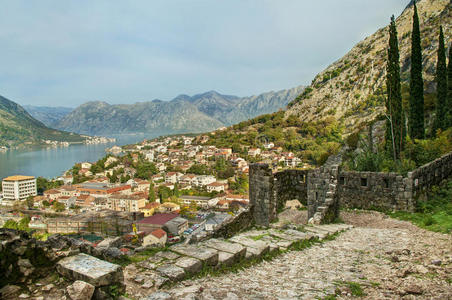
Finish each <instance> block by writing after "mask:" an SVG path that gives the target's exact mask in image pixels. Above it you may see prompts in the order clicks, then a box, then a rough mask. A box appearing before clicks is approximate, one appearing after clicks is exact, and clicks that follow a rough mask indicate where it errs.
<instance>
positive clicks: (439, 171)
mask: <svg viewBox="0 0 452 300" xmlns="http://www.w3.org/2000/svg"><path fill="white" fill-rule="evenodd" d="M340 162H341V157H340V156H332V157H330V158H329V159H328V161H327V162H326V163H325V165H324V166H323V167H321V168H318V169H315V170H310V171H302V170H286V171H283V172H279V173H275V174H272V171H271V169H270V168H269V167H268V165H266V164H252V165H250V204H251V207H252V208H253V210H254V211H253V213H252V215H253V219H254V220H255V222H256V224H257V225H260V226H269V223H270V222H271V221H272V220H274V219H275V218H276V213H277V210H278V209H281V208H282V207H284V204H285V202H286V201H287V200H292V199H298V200H300V201H301V202H302V203H304V204H306V203H307V205H308V220H309V219H311V218H313V219H315V220H313V222H315V223H319V222H320V223H323V222H331V221H333V220H334V219H335V217H336V216H337V215H338V209H339V206H342V207H348V208H362V209H382V210H401V211H413V210H414V208H415V206H416V200H417V199H418V198H419V196H420V195H421V194H422V193H423V191H425V190H427V189H429V188H431V187H432V186H433V185H438V184H439V183H440V182H441V181H442V180H444V179H446V178H448V177H449V176H451V175H452V152H451V153H448V154H446V155H444V156H442V157H440V158H438V159H436V160H434V161H432V162H430V163H428V164H426V165H424V166H422V167H420V168H418V169H416V170H414V171H412V172H409V173H408V175H407V176H405V177H404V176H402V175H399V174H395V173H378V172H345V171H341V170H340V168H339V165H340ZM316 215H317V216H316ZM315 216H316V217H315ZM314 217H315V218H314Z"/></svg>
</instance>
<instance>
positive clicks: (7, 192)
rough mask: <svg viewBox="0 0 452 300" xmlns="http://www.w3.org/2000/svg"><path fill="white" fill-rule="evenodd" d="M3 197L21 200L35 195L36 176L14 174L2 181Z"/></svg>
mask: <svg viewBox="0 0 452 300" xmlns="http://www.w3.org/2000/svg"><path fill="white" fill-rule="evenodd" d="M2 189H3V198H4V199H6V200H23V199H26V198H27V197H29V196H36V195H37V194H38V193H37V188H36V178H34V177H33V176H22V175H15V176H10V177H6V178H5V179H3V181H2Z"/></svg>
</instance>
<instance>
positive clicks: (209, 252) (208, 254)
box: [171, 245, 218, 266]
mask: <svg viewBox="0 0 452 300" xmlns="http://www.w3.org/2000/svg"><path fill="white" fill-rule="evenodd" d="M171 251H174V252H177V253H179V254H182V255H185V256H190V257H194V258H197V259H199V260H200V261H202V263H203V264H206V265H209V266H216V265H217V263H218V250H215V249H212V248H207V247H202V246H194V245H175V246H172V247H171Z"/></svg>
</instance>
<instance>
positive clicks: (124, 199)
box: [108, 194, 146, 212]
mask: <svg viewBox="0 0 452 300" xmlns="http://www.w3.org/2000/svg"><path fill="white" fill-rule="evenodd" d="M145 205H146V198H144V197H143V196H142V195H124V194H114V195H112V196H110V197H109V198H108V206H109V207H108V208H109V209H111V210H115V211H126V212H139V211H140V208H142V207H144V206H145Z"/></svg>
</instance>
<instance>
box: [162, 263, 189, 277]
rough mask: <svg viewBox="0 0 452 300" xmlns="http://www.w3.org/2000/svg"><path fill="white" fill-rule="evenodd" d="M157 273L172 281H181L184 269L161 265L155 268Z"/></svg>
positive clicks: (171, 265)
mask: <svg viewBox="0 0 452 300" xmlns="http://www.w3.org/2000/svg"><path fill="white" fill-rule="evenodd" d="M157 272H159V273H160V274H161V275H163V276H166V277H168V278H169V279H170V280H172V281H178V280H182V279H183V278H184V277H185V271H184V269H182V268H181V267H178V266H176V265H173V264H165V265H162V266H160V267H158V268H157Z"/></svg>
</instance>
